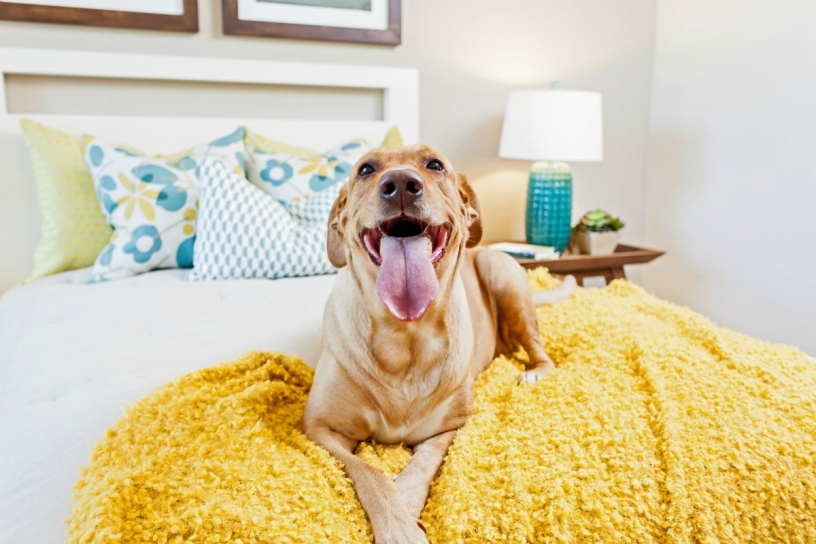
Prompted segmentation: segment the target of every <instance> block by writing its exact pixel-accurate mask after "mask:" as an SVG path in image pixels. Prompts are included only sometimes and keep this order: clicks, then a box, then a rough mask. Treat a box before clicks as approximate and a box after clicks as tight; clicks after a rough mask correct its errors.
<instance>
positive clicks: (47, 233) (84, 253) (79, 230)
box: [20, 119, 111, 281]
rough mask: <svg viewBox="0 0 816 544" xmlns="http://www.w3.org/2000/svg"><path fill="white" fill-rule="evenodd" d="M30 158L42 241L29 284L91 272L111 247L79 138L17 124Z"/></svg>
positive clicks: (27, 122)
mask: <svg viewBox="0 0 816 544" xmlns="http://www.w3.org/2000/svg"><path fill="white" fill-rule="evenodd" d="M20 126H21V128H22V133H23V138H24V139H25V142H26V144H27V145H28V149H29V152H30V154H31V166H32V168H33V170H34V185H35V186H36V189H37V200H38V201H39V205H40V215H41V216H42V237H41V238H40V242H39V243H38V244H37V249H36V251H35V253H34V271H33V272H32V274H31V277H30V278H29V281H30V280H34V279H37V278H42V277H44V276H48V275H51V274H56V273H57V272H64V271H66V270H74V269H76V268H83V267H86V266H91V265H92V264H93V263H94V260H95V259H96V257H97V255H99V253H100V252H101V251H102V250H103V249H104V248H105V246H106V245H107V243H108V242H109V241H110V237H111V228H110V226H109V225H108V222H107V221H106V220H105V215H104V214H103V213H102V210H101V209H100V208H99V202H98V201H97V199H96V191H95V190H94V183H93V180H92V179H91V174H90V173H89V172H88V168H87V167H86V166H85V161H84V160H83V157H82V143H81V141H80V138H79V136H76V135H73V134H68V133H66V132H62V131H61V130H57V129H55V128H50V127H47V126H44V125H41V124H39V123H37V122H35V121H32V120H31V119H21V120H20Z"/></svg>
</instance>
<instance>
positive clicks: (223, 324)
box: [0, 49, 419, 544]
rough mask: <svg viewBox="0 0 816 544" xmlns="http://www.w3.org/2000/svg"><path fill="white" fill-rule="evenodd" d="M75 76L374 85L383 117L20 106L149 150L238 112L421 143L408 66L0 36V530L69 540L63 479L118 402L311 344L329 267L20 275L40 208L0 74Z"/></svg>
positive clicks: (201, 135)
mask: <svg viewBox="0 0 816 544" xmlns="http://www.w3.org/2000/svg"><path fill="white" fill-rule="evenodd" d="M13 74H27V75H33V76H70V77H83V78H85V77H87V78H106V79H110V78H113V79H122V80H126V81H127V80H159V81H170V82H179V81H184V82H221V83H237V84H247V83H249V84H267V85H293V86H314V87H323V88H329V89H331V88H338V89H348V88H365V89H373V90H376V91H378V92H382V96H383V100H382V104H383V111H382V113H381V116H380V118H379V119H374V120H366V121H342V120H332V121H322V120H314V119H310V120H298V119H267V118H249V119H247V118H242V119H238V118H221V117H184V118H182V117H132V116H127V115H121V116H120V115H117V116H88V115H79V116H78V115H58V114H48V115H36V114H33V115H26V117H30V118H33V119H35V120H37V121H39V122H42V123H44V124H48V125H50V126H54V127H57V128H60V129H63V130H70V131H74V132H77V133H92V134H96V135H100V136H104V137H107V138H109V139H112V140H117V141H122V142H127V143H129V144H131V145H134V146H138V147H140V148H142V149H144V150H145V151H147V152H158V151H162V150H167V149H183V148H184V147H185V146H189V145H191V144H193V143H196V142H198V141H201V140H202V139H206V138H210V137H216V136H218V135H219V134H220V133H224V132H225V131H228V130H231V129H234V128H235V127H236V126H238V125H246V126H248V127H251V128H252V129H254V130H256V131H258V132H260V133H263V134H267V135H270V136H272V137H277V138H279V139H283V140H286V141H287V142H288V143H292V144H295V145H309V146H314V147H319V146H327V145H331V144H333V143H335V142H336V141H338V140H339V139H341V138H347V137H352V136H353V137H359V136H362V137H368V138H371V139H372V141H376V140H377V139H378V138H382V136H383V134H384V133H385V132H386V131H387V130H388V128H389V127H392V126H397V127H398V128H399V130H400V132H401V134H402V138H403V140H404V141H405V142H406V143H414V142H416V141H418V138H419V131H418V119H419V112H418V75H417V72H416V70H413V69H407V68H379V67H367V66H339V65H319V64H302V63H283V62H262V61H245V60H224V59H221V60H218V59H204V58H175V57H150V56H143V55H121V54H101V53H85V52H64V51H45V50H23V49H2V50H0V164H3V171H2V173H1V174H0V229H2V231H3V232H6V233H14V235H13V236H6V237H5V239H4V242H3V254H4V260H3V265H2V266H0V292H4V293H3V295H2V298H0V542H31V543H34V542H37V543H46V544H47V543H58V542H63V541H64V539H65V527H64V524H63V521H64V519H65V518H66V516H67V515H68V512H69V510H70V502H71V497H72V493H73V492H72V485H73V483H74V482H75V481H76V480H77V478H78V475H79V468H80V467H81V466H83V465H84V464H85V463H86V462H87V459H88V456H89V454H90V452H91V449H92V447H93V445H94V443H95V442H96V441H97V440H99V439H100V438H101V437H102V436H104V431H105V429H106V428H108V427H110V426H111V425H112V424H113V423H114V422H115V421H116V420H117V419H118V418H119V417H120V416H121V414H122V410H123V408H125V407H126V406H128V405H129V404H131V403H132V402H134V401H135V400H137V399H139V398H140V397H142V396H144V395H145V394H147V393H148V392H149V391H151V390H152V389H154V388H155V387H156V386H158V385H159V384H162V383H164V382H167V381H169V380H171V379H173V378H174V377H178V376H180V375H183V374H185V373H188V372H190V371H193V370H196V369H199V368H203V367H205V366H208V365H212V364H214V363H217V362H221V361H226V360H230V359H234V358H236V357H238V356H241V355H243V354H245V353H247V352H249V351H252V350H271V349H274V350H280V351H283V352H286V353H292V354H298V355H300V356H301V357H302V358H303V359H304V360H305V361H306V362H308V363H310V364H314V363H316V361H317V357H318V355H319V352H320V343H321V340H320V339H321V330H320V329H321V321H322V310H323V305H324V302H325V300H326V298H327V296H328V294H329V291H330V290H331V287H332V283H333V279H334V276H332V275H324V276H314V277H307V278H291V279H281V280H274V281H271V280H224V281H215V282H197V283H193V282H186V281H185V280H184V274H185V271H183V270H178V269H171V270H161V271H155V272H149V273H146V274H142V275H138V276H135V277H132V278H126V279H122V280H117V281H111V282H105V283H98V284H92V285H91V284H88V279H89V278H90V271H89V270H88V269H81V270H74V271H71V272H66V273H62V274H58V275H54V276H51V277H48V278H45V279H41V280H37V281H34V282H31V283H29V284H26V285H18V284H19V283H20V282H21V281H22V280H24V279H25V278H26V276H27V275H28V273H29V272H30V269H31V263H32V254H33V251H34V247H35V245H36V243H37V240H38V238H39V216H38V210H37V204H36V195H35V193H34V188H33V183H32V172H31V167H30V166H29V163H28V154H27V151H26V149H25V145H24V143H23V141H22V138H21V136H20V128H19V120H20V118H21V115H16V114H10V113H8V110H7V107H6V101H5V96H6V92H5V88H4V79H3V76H8V75H13Z"/></svg>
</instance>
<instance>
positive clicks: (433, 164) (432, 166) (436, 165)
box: [427, 159, 445, 172]
mask: <svg viewBox="0 0 816 544" xmlns="http://www.w3.org/2000/svg"><path fill="white" fill-rule="evenodd" d="M427 167H428V170H433V171H434V172H442V171H443V170H445V167H444V166H442V163H441V162H439V161H438V160H436V159H434V160H432V161H430V162H429V163H428V164H427Z"/></svg>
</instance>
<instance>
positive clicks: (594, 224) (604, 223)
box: [575, 210, 624, 232]
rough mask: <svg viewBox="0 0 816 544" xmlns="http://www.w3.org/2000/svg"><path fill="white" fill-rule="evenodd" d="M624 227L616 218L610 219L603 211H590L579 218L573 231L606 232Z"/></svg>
mask: <svg viewBox="0 0 816 544" xmlns="http://www.w3.org/2000/svg"><path fill="white" fill-rule="evenodd" d="M623 226H624V223H623V221H621V220H620V219H618V218H617V217H612V216H611V215H609V214H608V213H606V212H605V211H603V210H592V211H591V212H587V213H585V214H584V216H583V217H582V218H581V220H580V221H579V222H578V224H577V225H575V230H579V231H586V232H606V231H610V230H611V231H618V230H620V229H622V228H623Z"/></svg>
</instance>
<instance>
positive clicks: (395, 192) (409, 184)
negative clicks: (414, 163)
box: [380, 169, 425, 204]
mask: <svg viewBox="0 0 816 544" xmlns="http://www.w3.org/2000/svg"><path fill="white" fill-rule="evenodd" d="M424 189H425V184H424V183H423V182H422V176H420V175H419V174H418V173H417V172H415V171H414V170H408V169H402V170H391V171H390V172H386V173H385V175H383V177H382V178H380V196H381V197H382V198H383V199H384V200H396V201H399V202H401V203H403V204H406V203H408V202H410V201H413V200H416V199H417V198H419V197H421V196H422V191H423V190H424Z"/></svg>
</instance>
